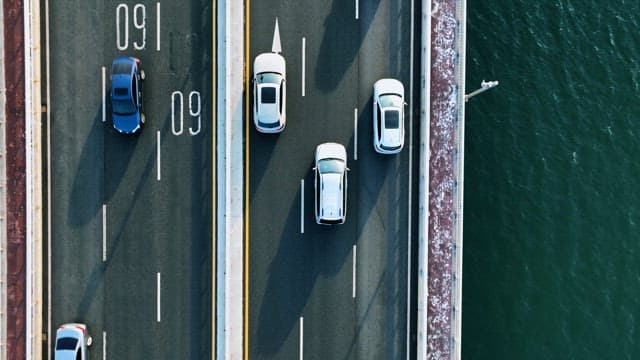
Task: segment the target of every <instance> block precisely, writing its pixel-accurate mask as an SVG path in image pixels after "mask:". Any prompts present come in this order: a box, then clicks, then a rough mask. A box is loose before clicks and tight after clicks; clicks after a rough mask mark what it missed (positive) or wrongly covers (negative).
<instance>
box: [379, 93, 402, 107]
mask: <svg viewBox="0 0 640 360" xmlns="http://www.w3.org/2000/svg"><path fill="white" fill-rule="evenodd" d="M379 102H380V106H381V107H382V108H386V107H401V106H402V98H401V97H400V96H399V95H398V94H383V95H380V98H379Z"/></svg>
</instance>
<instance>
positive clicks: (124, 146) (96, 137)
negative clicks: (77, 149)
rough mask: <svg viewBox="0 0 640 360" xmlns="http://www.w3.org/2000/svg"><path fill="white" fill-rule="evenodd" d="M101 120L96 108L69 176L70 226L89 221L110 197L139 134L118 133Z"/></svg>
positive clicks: (116, 186) (125, 166) (123, 171)
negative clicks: (72, 171)
mask: <svg viewBox="0 0 640 360" xmlns="http://www.w3.org/2000/svg"><path fill="white" fill-rule="evenodd" d="M101 119H102V109H98V112H97V113H96V115H95V116H94V119H93V126H92V127H91V131H90V132H89V135H88V136H87V138H86V139H85V141H84V145H83V146H82V152H81V154H80V160H79V162H78V168H77V169H76V171H75V174H74V175H73V186H72V189H71V195H70V196H71V198H70V201H69V202H70V205H69V214H68V221H69V224H70V225H71V226H72V227H79V226H82V225H85V224H87V223H89V222H90V221H91V220H92V219H94V218H95V216H96V214H97V213H98V211H100V208H101V207H102V204H104V203H106V202H107V201H108V200H109V199H110V198H111V196H112V195H113V193H114V192H115V191H116V189H117V188H118V186H119V185H120V181H121V180H122V177H123V175H124V173H125V172H126V170H127V168H128V167H129V162H130V160H131V155H132V154H133V151H134V150H135V148H136V145H137V144H138V136H139V135H131V136H128V135H121V134H119V133H118V132H117V131H115V130H114V129H113V127H112V126H111V123H110V122H109V121H107V122H102V120H101ZM101 144H102V146H100V145H101ZM112 150H114V151H112ZM100 152H102V154H100ZM100 195H101V196H100Z"/></svg>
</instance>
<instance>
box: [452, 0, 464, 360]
mask: <svg viewBox="0 0 640 360" xmlns="http://www.w3.org/2000/svg"><path fill="white" fill-rule="evenodd" d="M456 20H457V22H458V24H457V27H456V53H457V54H458V63H457V64H456V72H455V77H456V83H457V84H458V100H457V101H458V116H457V124H458V126H457V127H456V135H455V143H456V149H457V156H456V157H455V159H454V162H455V167H454V169H455V172H456V173H455V178H456V179H458V181H457V186H456V189H455V191H454V193H453V194H454V195H453V196H454V198H453V201H454V204H455V211H456V218H455V227H456V228H455V232H454V241H455V242H454V249H455V251H454V252H453V263H454V267H453V269H454V272H453V286H454V289H453V292H452V295H453V299H452V304H453V306H452V308H451V312H452V313H451V319H452V321H453V324H452V325H453V326H452V331H451V333H452V334H451V342H452V347H453V349H452V351H451V358H452V359H453V360H459V359H461V358H462V276H463V274H462V253H463V251H462V250H463V247H462V245H463V241H462V238H463V234H462V230H463V214H464V212H463V210H464V127H465V117H464V116H465V115H464V114H465V103H466V101H465V92H466V89H465V78H466V66H465V63H466V47H467V0H456Z"/></svg>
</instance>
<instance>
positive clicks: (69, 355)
mask: <svg viewBox="0 0 640 360" xmlns="http://www.w3.org/2000/svg"><path fill="white" fill-rule="evenodd" d="M89 346H91V336H89V332H88V331H87V325H85V324H77V323H71V324H64V325H60V327H59V328H58V330H57V331H56V350H55V355H54V358H55V359H56V360H85V359H88V358H89V351H88V349H87V348H88V347H89Z"/></svg>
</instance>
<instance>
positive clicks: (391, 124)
mask: <svg viewBox="0 0 640 360" xmlns="http://www.w3.org/2000/svg"><path fill="white" fill-rule="evenodd" d="M384 126H385V127H386V128H387V129H397V128H399V127H400V112H399V111H398V110H387V111H385V112H384Z"/></svg>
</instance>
